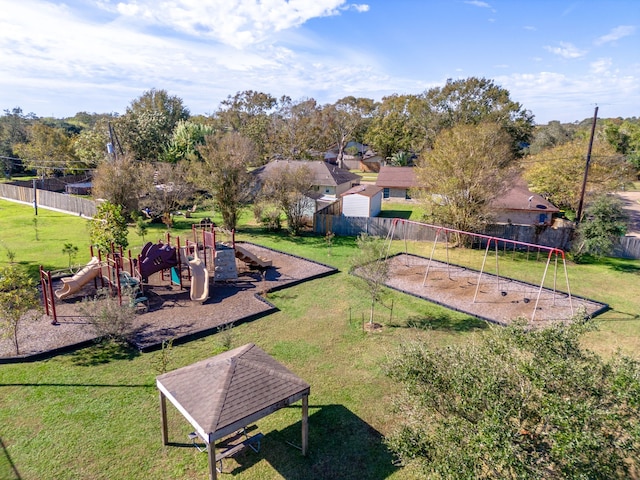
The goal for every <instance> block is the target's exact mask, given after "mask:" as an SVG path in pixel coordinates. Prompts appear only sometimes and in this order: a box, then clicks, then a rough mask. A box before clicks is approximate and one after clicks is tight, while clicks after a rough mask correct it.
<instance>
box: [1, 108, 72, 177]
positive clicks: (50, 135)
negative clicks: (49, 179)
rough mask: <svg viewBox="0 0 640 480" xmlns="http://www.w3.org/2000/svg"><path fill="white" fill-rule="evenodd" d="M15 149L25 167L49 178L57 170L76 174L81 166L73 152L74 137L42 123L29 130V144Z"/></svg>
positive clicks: (20, 145)
mask: <svg viewBox="0 0 640 480" xmlns="http://www.w3.org/2000/svg"><path fill="white" fill-rule="evenodd" d="M13 149H14V151H15V152H16V154H18V155H19V156H20V158H21V159H22V161H23V163H24V165H25V167H26V168H29V169H33V170H36V172H37V173H38V175H43V176H49V175H52V174H53V173H54V172H55V171H56V170H58V171H66V172H74V171H75V168H76V167H79V166H80V165H78V162H77V157H76V156H75V153H74V152H73V139H72V137H71V136H69V135H68V134H67V132H66V131H65V130H63V129H61V128H55V127H51V126H49V125H47V124H45V123H43V122H42V121H38V122H36V123H35V124H33V126H32V127H31V128H30V129H29V138H28V141H27V142H25V143H18V144H15V145H14V146H13Z"/></svg>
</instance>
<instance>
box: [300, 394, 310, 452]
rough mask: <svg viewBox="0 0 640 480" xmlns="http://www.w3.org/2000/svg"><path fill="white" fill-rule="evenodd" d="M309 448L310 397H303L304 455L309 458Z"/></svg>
mask: <svg viewBox="0 0 640 480" xmlns="http://www.w3.org/2000/svg"><path fill="white" fill-rule="evenodd" d="M308 448H309V395H305V396H304V397H302V455H303V456H305V457H306V456H307V450H308Z"/></svg>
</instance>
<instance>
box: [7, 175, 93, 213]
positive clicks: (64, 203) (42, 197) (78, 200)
mask: <svg viewBox="0 0 640 480" xmlns="http://www.w3.org/2000/svg"><path fill="white" fill-rule="evenodd" d="M34 192H35V196H36V204H37V205H38V206H39V207H43V208H50V209H54V210H61V211H63V212H69V213H75V214H77V215H82V216H85V217H93V216H94V215H95V214H96V203H95V202H94V201H93V200H89V199H87V198H82V197H74V196H73V195H67V194H64V193H57V192H50V191H48V190H41V189H39V188H38V189H36V190H34V189H33V187H31V188H29V187H21V186H18V185H11V184H8V183H0V197H2V198H4V199H7V200H15V201H18V202H22V203H28V204H31V205H32V204H33V196H34Z"/></svg>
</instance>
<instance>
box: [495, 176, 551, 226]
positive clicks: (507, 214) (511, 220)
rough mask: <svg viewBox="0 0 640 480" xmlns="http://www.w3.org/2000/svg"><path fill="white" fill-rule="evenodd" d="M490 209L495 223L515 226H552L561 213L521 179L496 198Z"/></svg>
mask: <svg viewBox="0 0 640 480" xmlns="http://www.w3.org/2000/svg"><path fill="white" fill-rule="evenodd" d="M490 207H491V210H492V211H493V215H492V217H493V218H492V222H493V223H508V224H514V225H551V224H552V223H553V215H554V214H557V213H558V212H559V211H560V210H559V209H558V208H557V207H556V206H555V205H553V204H552V203H551V202H549V201H548V200H546V199H545V198H544V197H543V196H542V195H539V194H537V193H533V192H531V190H529V188H528V187H527V184H526V183H525V181H524V180H521V179H519V180H517V181H516V182H514V184H513V186H512V187H510V188H509V189H507V190H506V191H505V193H504V194H502V195H500V196H498V197H497V198H495V199H494V200H493V201H492V202H491V203H490Z"/></svg>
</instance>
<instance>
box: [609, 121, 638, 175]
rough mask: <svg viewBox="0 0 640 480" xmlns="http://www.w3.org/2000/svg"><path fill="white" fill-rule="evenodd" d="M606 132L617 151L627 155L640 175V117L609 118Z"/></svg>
mask: <svg viewBox="0 0 640 480" xmlns="http://www.w3.org/2000/svg"><path fill="white" fill-rule="evenodd" d="M604 134H605V136H606V139H607V141H608V142H609V143H610V144H611V145H612V146H613V147H614V148H615V150H616V152H618V153H620V154H622V155H625V156H626V158H627V162H628V163H629V165H630V166H631V167H632V168H633V169H634V170H635V174H636V177H639V176H640V121H639V120H638V119H633V120H632V119H625V120H622V121H620V120H619V119H615V120H608V121H606V122H605V126H604Z"/></svg>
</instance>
